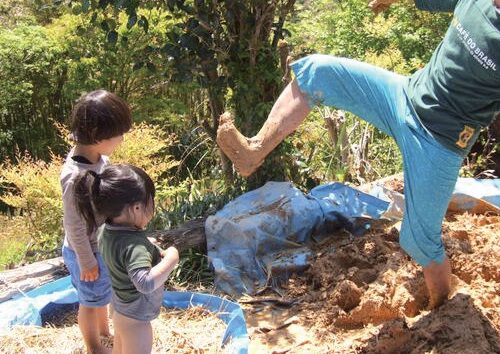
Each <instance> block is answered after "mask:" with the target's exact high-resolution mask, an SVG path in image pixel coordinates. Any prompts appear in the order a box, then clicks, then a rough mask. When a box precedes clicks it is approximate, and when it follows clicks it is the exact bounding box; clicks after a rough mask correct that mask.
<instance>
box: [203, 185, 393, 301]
mask: <svg viewBox="0 0 500 354" xmlns="http://www.w3.org/2000/svg"><path fill="white" fill-rule="evenodd" d="M388 205H389V203H388V202H386V201H383V200H381V199H379V198H376V197H373V196H371V195H368V194H365V193H363V192H360V191H358V190H356V189H354V188H351V187H348V186H346V185H343V184H341V183H329V184H326V185H322V186H318V187H316V188H314V189H313V190H312V191H311V193H310V194H308V195H304V193H302V192H301V191H300V190H299V189H297V188H295V187H294V186H293V185H292V184H291V183H289V182H268V183H266V184H265V185H264V186H263V187H261V188H258V189H256V190H253V191H250V192H248V193H245V194H243V195H241V196H239V197H238V198H236V199H235V200H233V201H231V202H230V203H228V204H227V205H226V206H224V208H223V209H222V210H220V211H219V212H217V213H216V214H215V215H214V216H210V217H209V218H207V221H206V223H205V234H206V236H207V250H208V252H207V253H208V257H209V260H210V262H211V264H212V266H213V268H214V271H215V285H216V286H217V288H218V289H220V290H222V291H224V292H226V293H228V294H231V295H233V296H238V295H241V294H243V293H247V294H253V293H255V292H257V291H258V290H259V289H261V288H263V287H266V286H273V285H274V283H273V281H275V280H276V279H277V278H276V276H275V275H276V274H271V273H272V272H271V271H270V270H271V269H275V270H277V269H282V271H283V272H284V274H282V278H286V277H287V276H288V275H289V274H291V273H292V272H293V271H295V270H300V269H303V268H304V267H302V266H301V265H306V264H307V259H308V257H309V256H310V254H308V253H307V251H304V245H305V244H307V243H308V242H309V241H310V238H311V235H313V233H321V232H322V230H323V229H324V228H327V229H328V230H332V229H335V228H338V229H340V228H346V229H348V230H350V231H352V232H353V233H355V234H357V233H360V232H361V231H365V230H366V227H367V226H368V225H367V224H366V223H365V224H359V223H358V222H357V221H358V220H364V219H366V218H369V219H379V218H380V217H381V215H382V214H383V213H384V211H385V210H386V209H387V207H388ZM294 252H295V253H294ZM287 264H288V265H289V267H287Z"/></svg>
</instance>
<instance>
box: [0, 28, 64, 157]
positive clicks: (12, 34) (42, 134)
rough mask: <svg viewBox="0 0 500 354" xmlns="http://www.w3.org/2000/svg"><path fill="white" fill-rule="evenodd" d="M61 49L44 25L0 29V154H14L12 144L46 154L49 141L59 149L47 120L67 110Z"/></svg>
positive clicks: (54, 134)
mask: <svg viewBox="0 0 500 354" xmlns="http://www.w3.org/2000/svg"><path fill="white" fill-rule="evenodd" d="M63 51H64V49H63V48H62V47H61V46H60V45H59V44H58V43H56V42H55V41H53V40H52V39H51V37H50V36H49V34H48V31H47V30H46V29H45V28H43V27H40V26H27V25H20V26H18V27H16V28H15V29H14V30H6V29H4V30H0V131H1V132H2V133H1V134H0V146H1V148H0V159H2V160H3V159H5V158H6V157H11V158H12V157H14V156H15V154H16V151H17V150H16V149H19V150H21V151H24V150H28V151H30V152H31V154H32V155H33V156H37V157H38V156H40V157H44V158H46V157H49V154H48V151H47V146H48V145H51V146H52V147H53V150H54V151H57V150H58V149H57V147H58V146H57V145H58V140H57V134H56V132H55V131H54V129H53V126H52V123H51V122H50V119H55V120H61V118H62V117H64V116H65V115H66V110H65V104H64V97H63V95H62V86H61V85H62V83H63V82H64V81H65V79H66V75H67V64H66V62H65V60H64V58H63ZM33 127H36V129H33Z"/></svg>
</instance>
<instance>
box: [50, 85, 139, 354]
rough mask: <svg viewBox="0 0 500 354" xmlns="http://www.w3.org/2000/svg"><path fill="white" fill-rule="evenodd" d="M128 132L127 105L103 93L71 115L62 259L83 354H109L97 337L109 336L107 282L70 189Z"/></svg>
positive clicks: (94, 241)
mask: <svg viewBox="0 0 500 354" xmlns="http://www.w3.org/2000/svg"><path fill="white" fill-rule="evenodd" d="M131 126H132V115H131V112H130V108H129V106H128V105H127V103H126V102H125V101H124V100H123V99H121V98H120V97H118V96H117V95H115V94H113V93H111V92H108V91H105V90H97V91H92V92H89V93H88V94H86V95H84V96H82V97H81V98H80V99H79V100H78V101H77V103H76V105H75V107H74V108H73V111H72V114H71V133H72V136H73V140H74V141H75V143H76V144H75V146H74V147H73V148H72V149H71V151H70V152H69V153H68V156H67V157H66V161H65V163H64V166H63V168H62V171H61V179H60V180H61V186H62V191H63V212H64V217H63V225H64V231H65V237H64V245H63V248H62V255H63V258H64V263H65V264H66V266H67V268H68V270H69V272H70V274H71V282H72V283H73V286H74V287H75V288H76V290H77V292H78V301H79V309H78V326H79V327H80V331H81V332H82V336H83V339H84V342H85V346H86V349H87V352H88V353H106V352H109V349H107V348H105V347H104V346H103V345H102V344H101V339H100V336H108V335H109V327H108V310H107V305H108V304H109V302H110V299H111V281H110V279H109V275H108V271H107V269H106V267H105V265H104V263H103V260H102V257H101V255H100V253H99V252H98V249H97V236H96V232H95V231H92V232H87V227H86V223H85V220H84V219H83V218H82V216H81V215H80V214H79V213H78V212H77V210H76V206H75V203H74V193H73V191H74V188H73V185H74V181H75V177H76V176H77V175H78V174H79V173H80V172H82V171H92V172H95V173H98V172H100V171H101V170H102V169H103V168H104V166H106V165H107V164H109V160H108V157H107V156H108V155H110V154H111V153H112V152H113V151H114V150H115V149H116V147H117V146H118V145H119V144H120V143H121V142H122V141H123V134H124V133H126V132H127V131H129V130H130V128H131Z"/></svg>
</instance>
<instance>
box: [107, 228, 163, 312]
mask: <svg viewBox="0 0 500 354" xmlns="http://www.w3.org/2000/svg"><path fill="white" fill-rule="evenodd" d="M99 250H100V252H101V254H102V257H103V259H104V262H105V263H106V265H107V267H108V271H109V275H110V277H111V285H112V288H113V305H114V306H115V310H117V311H118V312H119V313H121V314H123V315H125V316H129V317H132V318H136V319H139V320H151V319H152V318H155V317H156V316H157V315H158V313H159V311H160V307H161V302H162V298H163V292H164V289H163V287H159V288H158V289H156V290H155V291H153V292H152V293H150V294H143V293H141V292H140V291H139V290H137V288H136V287H135V285H134V283H133V282H132V280H131V279H130V275H129V273H130V272H131V271H132V270H136V269H140V268H153V267H154V266H155V265H157V264H158V263H159V262H160V261H161V255H160V251H159V250H158V248H157V247H156V246H154V245H153V244H152V243H151V242H150V241H149V240H148V239H147V237H146V232H144V231H141V230H133V229H131V228H126V227H119V226H112V225H108V224H106V225H105V227H104V230H103V232H102V234H101V235H100V238H99Z"/></svg>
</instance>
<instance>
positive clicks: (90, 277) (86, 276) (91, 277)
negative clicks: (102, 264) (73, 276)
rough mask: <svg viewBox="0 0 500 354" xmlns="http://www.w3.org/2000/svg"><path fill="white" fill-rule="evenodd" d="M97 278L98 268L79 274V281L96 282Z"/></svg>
mask: <svg viewBox="0 0 500 354" xmlns="http://www.w3.org/2000/svg"><path fill="white" fill-rule="evenodd" d="M98 278H99V266H97V265H96V266H95V267H92V268H90V269H86V270H82V271H81V272H80V280H81V281H96V280H97V279H98Z"/></svg>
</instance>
